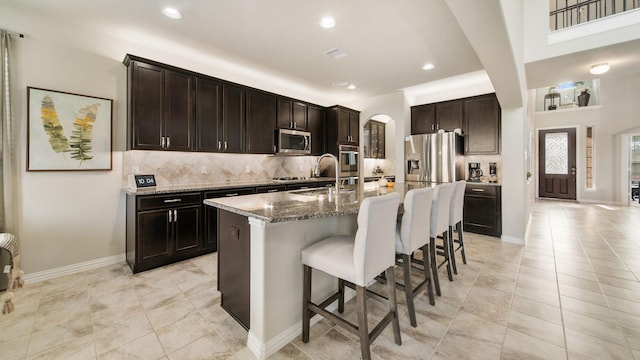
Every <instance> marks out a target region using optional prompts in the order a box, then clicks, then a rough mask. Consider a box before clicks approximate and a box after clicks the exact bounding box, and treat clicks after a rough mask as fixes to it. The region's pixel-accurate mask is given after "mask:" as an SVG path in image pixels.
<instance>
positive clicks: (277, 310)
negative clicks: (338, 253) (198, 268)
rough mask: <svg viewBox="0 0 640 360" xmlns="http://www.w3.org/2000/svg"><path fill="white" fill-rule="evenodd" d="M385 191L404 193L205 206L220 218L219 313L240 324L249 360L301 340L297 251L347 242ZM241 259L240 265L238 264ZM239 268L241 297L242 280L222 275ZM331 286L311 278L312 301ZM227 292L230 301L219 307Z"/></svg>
mask: <svg viewBox="0 0 640 360" xmlns="http://www.w3.org/2000/svg"><path fill="white" fill-rule="evenodd" d="M365 186H366V187H365ZM421 186H428V185H421ZM391 191H396V192H397V191H401V192H403V193H404V191H405V186H404V185H403V184H396V186H395V187H393V188H386V187H385V188H378V187H377V186H376V185H375V184H367V185H361V186H360V188H359V189H356V190H352V191H348V192H341V193H339V194H333V193H332V194H329V190H328V189H318V190H315V191H314V190H311V191H309V190H302V191H289V192H278V193H270V194H256V195H246V196H239V197H234V198H216V199H206V200H204V203H205V204H206V205H209V206H214V207H216V208H219V209H220V210H221V211H220V212H219V216H218V231H219V246H220V247H219V249H218V251H219V253H218V266H219V272H218V276H219V277H218V278H219V283H218V287H219V290H220V292H221V293H222V294H223V296H222V298H223V299H222V304H221V305H222V306H223V308H225V309H226V310H227V311H228V312H229V313H230V314H231V315H232V316H234V317H235V318H236V319H237V320H238V321H240V322H241V324H242V323H243V321H244V322H245V323H244V324H243V326H245V327H247V328H248V329H249V334H248V339H247V346H248V347H249V349H250V350H251V351H252V352H253V353H254V354H255V355H256V357H258V358H260V359H264V358H266V357H267V356H269V355H272V354H274V353H275V352H277V351H278V350H279V349H280V348H281V347H282V346H284V345H286V344H287V343H288V342H290V341H291V340H293V339H295V338H296V337H297V336H298V335H299V334H300V333H301V329H302V322H301V320H302V265H301V262H300V251H301V250H302V249H303V248H305V247H307V246H309V245H310V244H312V243H314V242H316V241H318V240H321V239H323V238H326V237H329V236H331V235H334V234H354V233H355V231H356V229H357V222H356V220H357V213H358V210H359V207H360V202H361V201H362V199H364V198H365V197H369V196H377V195H381V194H384V193H388V192H391ZM390 216H395V214H390ZM247 224H248V225H247ZM243 253H244V258H243V259H242V258H238V254H243ZM229 257H231V258H229ZM247 257H248V258H247ZM238 264H244V265H245V267H244V269H245V271H246V272H247V273H248V275H245V276H246V277H245V281H248V283H249V284H248V288H249V292H248V293H247V292H246V291H243V290H241V289H238V285H239V284H238V283H239V282H242V279H243V277H242V275H241V274H238V273H230V274H227V275H225V267H226V266H230V267H231V268H233V269H235V270H234V271H237V267H238ZM245 286H246V285H245ZM336 286H337V281H336V280H335V279H334V278H332V277H330V276H328V275H325V274H322V273H320V272H315V273H314V280H313V291H312V293H313V300H314V301H318V300H320V299H324V298H326V297H327V296H328V295H329V294H331V293H332V292H334V291H335V289H336ZM240 287H241V286H240ZM228 288H230V290H229V291H231V292H232V298H231V299H229V298H228V297H227V298H226V299H225V291H226V289H228ZM234 299H236V300H237V299H239V300H240V301H246V302H247V303H248V306H244V308H245V309H246V308H247V307H248V309H249V311H248V314H243V313H238V311H239V310H238V308H237V306H238V305H239V304H238V302H237V301H236V300H234ZM240 307H243V306H240ZM245 312H246V311H245ZM315 320H319V319H318V318H315Z"/></svg>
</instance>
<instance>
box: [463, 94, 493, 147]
mask: <svg viewBox="0 0 640 360" xmlns="http://www.w3.org/2000/svg"><path fill="white" fill-rule="evenodd" d="M501 116H502V110H501V109H500V104H499V103H498V99H497V98H496V94H494V93H492V94H486V95H480V96H474V97H471V98H466V99H464V128H463V130H464V134H465V139H464V147H465V154H469V155H499V154H500V122H501Z"/></svg>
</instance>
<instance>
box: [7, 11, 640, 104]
mask: <svg viewBox="0 0 640 360" xmlns="http://www.w3.org/2000/svg"><path fill="white" fill-rule="evenodd" d="M0 1H2V2H4V3H7V4H12V5H13V6H16V7H19V8H22V9H25V10H27V11H33V12H36V13H39V14H41V15H46V17H47V18H48V19H57V21H59V22H63V23H66V24H72V26H73V27H74V28H75V29H78V30H77V31H83V30H82V29H92V30H94V31H98V32H102V33H108V34H110V35H112V36H115V37H119V38H122V39H127V41H134V42H135V41H136V39H138V41H144V42H147V43H149V42H152V43H154V44H156V45H155V46H159V47H162V50H164V51H167V52H169V53H171V52H178V51H182V50H184V49H185V48H188V49H193V50H195V51H193V52H190V54H189V55H186V56H192V54H194V53H195V54H198V53H199V54H204V55H205V56H207V57H213V58H219V59H221V60H224V61H226V62H232V63H234V64H237V65H239V66H240V67H245V68H250V69H254V70H256V71H257V72H258V73H261V74H265V75H267V76H268V77H271V78H273V77H275V78H279V79H283V81H284V82H288V83H290V84H300V86H302V87H308V88H311V89H313V91H314V92H316V93H321V94H325V95H326V98H331V99H342V100H343V101H353V100H357V99H359V98H366V97H370V96H375V95H381V94H387V93H391V92H393V91H397V90H400V89H404V88H407V87H416V85H420V84H425V83H430V82H433V81H435V80H441V79H445V78H450V77H453V76H456V75H461V74H467V73H472V72H477V71H478V70H482V69H483V66H482V64H481V62H480V60H479V59H478V56H477V55H476V53H475V52H474V50H473V48H472V47H471V45H470V44H469V41H468V40H467V37H466V36H465V35H464V33H463V31H462V30H461V28H460V26H459V25H458V22H457V21H456V18H455V17H454V16H453V15H452V13H451V11H450V9H449V7H448V6H447V4H446V3H445V0H401V2H398V1H389V0H347V1H346V0H322V1H319V0H315V1H314V0H163V1H157V0H55V1H53V0H0ZM400 3H401V5H399V4H400ZM164 5H171V6H174V7H176V8H177V9H179V10H180V11H181V12H182V13H183V15H184V17H183V18H182V19H181V20H172V19H169V18H167V17H165V16H164V15H162V13H161V12H160V8H161V7H162V6H164ZM325 15H332V16H333V17H335V19H336V22H337V24H336V26H335V28H333V29H328V30H327V29H323V28H321V27H320V26H319V21H320V19H321V17H323V16H325ZM18 30H19V29H18ZM27 36H28V34H27ZM333 48H340V49H342V50H343V51H345V52H347V53H348V54H349V56H348V57H346V58H343V59H339V60H335V59H332V58H330V57H329V56H327V55H325V54H324V53H325V52H326V51H327V50H330V49H333ZM135 55H140V56H144V54H135ZM601 59H618V60H614V63H612V64H611V65H612V70H611V73H613V74H624V73H631V72H637V71H638V69H639V68H640V67H639V64H640V63H639V61H640V40H639V41H634V42H629V43H623V44H619V45H614V46H609V47H606V48H599V49H594V50H590V51H586V52H583V53H576V54H570V55H565V56H561V57H556V58H551V59H546V60H541V61H536V62H533V63H529V64H526V76H527V85H528V88H537V87H545V86H549V85H553V84H558V83H562V82H564V81H567V79H568V80H583V79H584V73H585V72H584V68H585V67H588V66H590V65H591V64H593V63H595V62H598V61H600V60H601ZM493 60H495V59H493ZM498 60H499V59H498ZM203 62H204V61H203ZM427 62H431V63H433V64H434V65H435V69H433V70H430V71H424V70H422V69H421V67H422V65H424V64H425V63H427ZM610 62H611V61H610ZM210 74H211V75H214V76H216V74H215V71H214V72H211V73H210ZM251 75H253V73H252V74H251ZM220 77H222V76H220ZM338 81H348V82H350V83H353V84H355V85H357V86H358V88H357V89H356V90H347V89H345V88H344V87H336V86H334V85H333V83H334V82H338ZM437 83H438V82H435V83H434V84H437Z"/></svg>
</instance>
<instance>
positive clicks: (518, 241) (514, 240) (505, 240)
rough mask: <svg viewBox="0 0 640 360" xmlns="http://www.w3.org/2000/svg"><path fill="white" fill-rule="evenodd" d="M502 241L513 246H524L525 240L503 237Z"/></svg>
mask: <svg viewBox="0 0 640 360" xmlns="http://www.w3.org/2000/svg"><path fill="white" fill-rule="evenodd" d="M500 240H502V241H504V242H507V243H511V244H518V245H524V239H521V238H518V237H515V236H507V235H502V236H501V237H500Z"/></svg>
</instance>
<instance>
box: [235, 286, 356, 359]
mask: <svg viewBox="0 0 640 360" xmlns="http://www.w3.org/2000/svg"><path fill="white" fill-rule="evenodd" d="M354 296H356V292H355V291H353V290H352V289H349V288H345V293H344V300H345V302H346V301H348V300H350V299H351V298H353V297H354ZM337 308H338V302H337V301H336V302H334V303H333V304H331V305H329V306H328V307H327V310H328V311H334V310H336V309H337ZM322 319H323V317H322V316H314V317H313V318H311V326H313V325H314V324H315V323H317V322H319V321H320V320H322ZM300 334H302V320H301V321H298V322H297V323H296V324H295V325H293V326H291V327H289V328H288V329H286V330H285V331H283V332H281V333H280V334H278V335H276V336H275V337H273V338H272V339H270V340H269V341H267V342H266V343H262V342H260V340H258V338H257V337H256V336H255V335H254V334H253V332H251V330H249V336H248V337H247V347H248V348H249V350H251V352H252V353H253V355H255V357H256V358H257V359H260V360H265V359H267V358H268V357H269V356H271V355H273V354H275V353H277V352H278V350H280V349H282V348H283V347H284V346H285V345H287V344H288V343H290V342H291V341H293V340H294V339H295V338H297V337H298V336H300Z"/></svg>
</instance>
